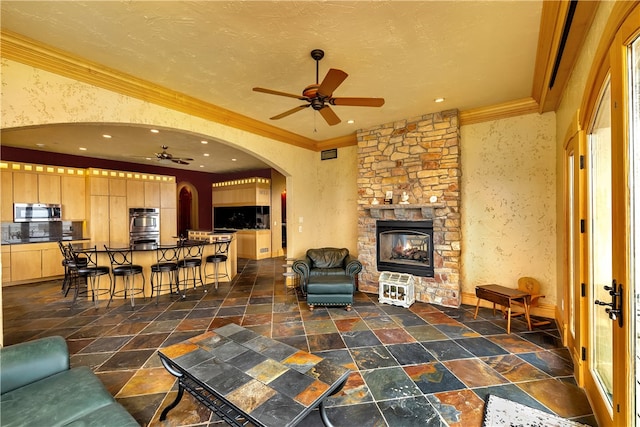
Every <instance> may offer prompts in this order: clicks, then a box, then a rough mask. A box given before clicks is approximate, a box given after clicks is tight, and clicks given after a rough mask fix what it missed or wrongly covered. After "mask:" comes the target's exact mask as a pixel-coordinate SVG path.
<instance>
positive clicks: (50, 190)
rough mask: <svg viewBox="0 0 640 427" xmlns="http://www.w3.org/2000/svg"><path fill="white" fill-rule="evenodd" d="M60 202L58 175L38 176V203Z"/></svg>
mask: <svg viewBox="0 0 640 427" xmlns="http://www.w3.org/2000/svg"><path fill="white" fill-rule="evenodd" d="M61 202H62V200H61V198H60V175H53V174H38V203H57V204H60V203H61Z"/></svg>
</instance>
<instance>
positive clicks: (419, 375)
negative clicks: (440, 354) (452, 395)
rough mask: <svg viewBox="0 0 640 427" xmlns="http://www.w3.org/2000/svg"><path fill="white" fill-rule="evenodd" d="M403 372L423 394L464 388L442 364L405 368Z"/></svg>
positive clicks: (426, 364)
mask: <svg viewBox="0 0 640 427" xmlns="http://www.w3.org/2000/svg"><path fill="white" fill-rule="evenodd" d="M404 370H405V372H406V373H407V375H409V378H411V380H412V381H413V382H414V383H416V385H417V386H418V388H419V389H420V391H422V392H423V393H424V394H431V393H439V392H442V391H451V390H462V389H463V388H466V386H465V385H464V384H463V383H462V381H460V380H459V379H458V378H457V377H456V376H455V375H453V373H451V371H449V370H448V369H447V368H446V367H445V366H444V365H443V364H442V363H438V362H435V363H425V364H423V365H415V366H405V367H404Z"/></svg>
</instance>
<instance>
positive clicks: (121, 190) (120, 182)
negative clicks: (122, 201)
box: [109, 178, 127, 197]
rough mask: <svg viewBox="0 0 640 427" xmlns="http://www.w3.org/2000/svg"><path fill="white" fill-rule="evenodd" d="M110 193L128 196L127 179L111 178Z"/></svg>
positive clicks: (111, 194)
mask: <svg viewBox="0 0 640 427" xmlns="http://www.w3.org/2000/svg"><path fill="white" fill-rule="evenodd" d="M109 195H110V196H122V197H127V180H126V179H118V178H109Z"/></svg>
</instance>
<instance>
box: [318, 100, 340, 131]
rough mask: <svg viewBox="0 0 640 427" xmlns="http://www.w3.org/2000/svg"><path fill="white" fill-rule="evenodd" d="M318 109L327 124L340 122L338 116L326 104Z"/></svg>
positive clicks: (331, 124)
mask: <svg viewBox="0 0 640 427" xmlns="http://www.w3.org/2000/svg"><path fill="white" fill-rule="evenodd" d="M319 111H320V114H321V115H322V117H323V118H324V120H325V121H326V122H327V123H328V124H329V126H333V125H337V124H338V123H340V117H338V116H337V115H336V113H334V112H333V110H332V109H331V107H329V106H328V105H325V106H324V107H322V108H321V109H320V110H319Z"/></svg>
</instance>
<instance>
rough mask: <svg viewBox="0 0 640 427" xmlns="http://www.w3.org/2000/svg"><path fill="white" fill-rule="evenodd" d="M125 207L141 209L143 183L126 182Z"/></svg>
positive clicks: (137, 181) (142, 204) (132, 180)
mask: <svg viewBox="0 0 640 427" xmlns="http://www.w3.org/2000/svg"><path fill="white" fill-rule="evenodd" d="M127 205H128V206H129V207H130V208H143V207H145V204H144V181H140V180H137V179H128V180H127Z"/></svg>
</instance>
